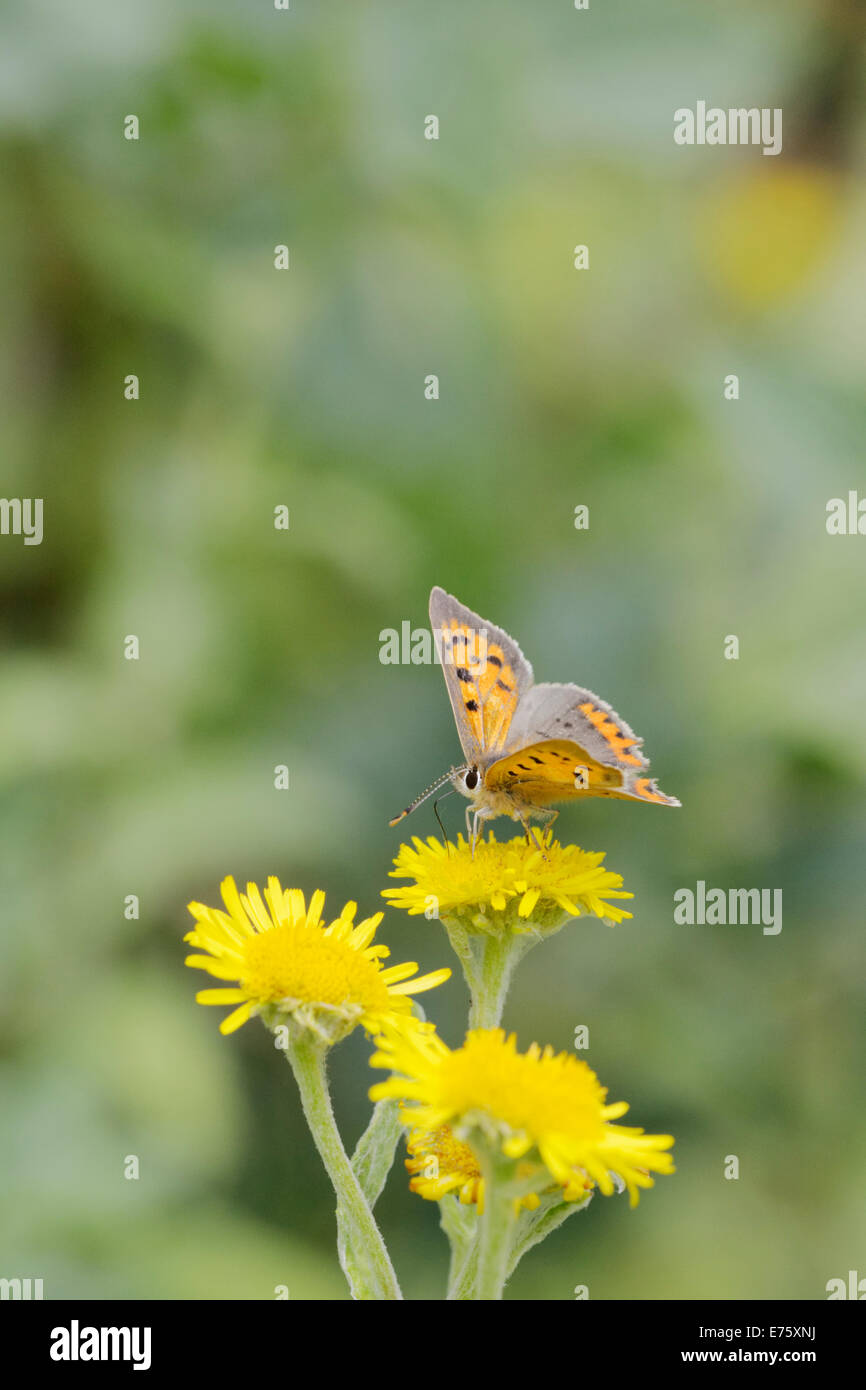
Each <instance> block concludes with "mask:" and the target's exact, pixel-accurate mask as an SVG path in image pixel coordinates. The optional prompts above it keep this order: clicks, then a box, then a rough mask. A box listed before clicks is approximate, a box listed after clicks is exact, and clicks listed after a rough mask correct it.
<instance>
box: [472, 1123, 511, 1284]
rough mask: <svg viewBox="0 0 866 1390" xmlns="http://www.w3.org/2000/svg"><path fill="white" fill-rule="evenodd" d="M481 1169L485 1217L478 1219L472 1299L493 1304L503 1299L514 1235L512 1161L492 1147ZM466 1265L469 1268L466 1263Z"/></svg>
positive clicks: (483, 1160) (484, 1158)
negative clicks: (475, 1274)
mask: <svg viewBox="0 0 866 1390" xmlns="http://www.w3.org/2000/svg"><path fill="white" fill-rule="evenodd" d="M481 1168H482V1172H483V1173H484V1215H483V1216H482V1218H481V1241H480V1250H479V1254H478V1274H477V1278H476V1280H475V1298H476V1299H478V1300H481V1301H483V1302H496V1301H497V1300H499V1299H501V1298H502V1290H503V1287H504V1285H505V1280H506V1277H507V1274H508V1259H509V1255H510V1252H511V1238H512V1235H513V1232H514V1220H515V1218H514V1205H513V1203H514V1198H513V1193H512V1191H511V1183H510V1181H509V1180H510V1179H511V1178H512V1177H513V1174H514V1162H513V1161H512V1160H509V1159H505V1158H503V1157H502V1155H501V1154H499V1153H497V1152H496V1151H495V1149H494V1148H492V1147H491V1149H489V1150H488V1152H487V1153H486V1154H485V1155H484V1157H483V1159H482V1161H481ZM470 1259H471V1256H470ZM466 1263H467V1265H468V1264H469V1260H467V1262H466ZM462 1273H463V1271H461V1275H462Z"/></svg>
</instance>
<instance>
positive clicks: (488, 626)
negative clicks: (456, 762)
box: [430, 587, 532, 763]
mask: <svg viewBox="0 0 866 1390" xmlns="http://www.w3.org/2000/svg"><path fill="white" fill-rule="evenodd" d="M430 626H431V628H432V629H433V636H434V639H435V641H436V645H437V648H438V650H439V652H440V654H441V660H442V670H443V673H444V675H445V684H446V686H447V689H448V697H449V699H450V701H451V708H452V709H453V711H454V719H455V722H456V724H457V732H458V734H459V737H460V743H461V746H462V748H463V752H464V754H465V756H466V758H467V760H468V761H469V762H471V763H481V762H487V761H489V760H490V758H491V755H498V753H499V752H501V750H502V749H503V748H504V747H505V745H506V741H507V739H508V736H509V732H510V729H511V725H512V721H513V719H514V716H515V713H516V711H517V709H518V707H519V705H520V702H521V701H522V699H523V698H524V696H525V695H526V693H527V691H528V690H529V689H530V688H531V686H532V667H531V666H530V664H529V662H528V661H527V660H526V658H525V656H524V655H523V653H522V652H521V650H520V648H519V647H518V645H517V643H516V642H514V641H512V639H511V638H510V637H509V636H508V633H507V632H503V631H502V629H501V628H498V627H496V626H495V625H494V624H493V623H488V622H487V621H486V620H485V619H484V618H481V617H479V615H478V614H477V613H473V612H472V610H471V609H470V608H466V607H465V606H464V604H462V603H460V602H459V601H458V600H457V599H456V598H454V597H453V595H452V594H446V593H445V590H444V589H440V588H438V587H437V588H435V589H433V591H432V593H431V595H430Z"/></svg>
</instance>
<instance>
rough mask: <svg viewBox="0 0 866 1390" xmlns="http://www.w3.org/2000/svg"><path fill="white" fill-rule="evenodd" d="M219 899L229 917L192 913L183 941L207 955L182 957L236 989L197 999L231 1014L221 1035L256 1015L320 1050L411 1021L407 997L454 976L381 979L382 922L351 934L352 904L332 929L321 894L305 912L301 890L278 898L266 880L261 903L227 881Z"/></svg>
mask: <svg viewBox="0 0 866 1390" xmlns="http://www.w3.org/2000/svg"><path fill="white" fill-rule="evenodd" d="M220 891H221V893H222V899H223V903H224V904H225V908H226V910H225V911H222V910H221V909H219V908H212V907H206V906H205V905H204V904H203V903H196V902H193V903H190V904H189V910H190V912H191V913H192V915H193V917H194V918H195V922H196V925H195V927H194V929H193V930H192V931H191V932H188V933H187V935H186V936H185V937H184V940H185V941H188V942H189V943H190V945H191V946H193V947H195V948H196V949H197V950H198V951H200V952H201V951H204V952H207V954H204V955H203V954H197V955H191V956H187V958H186V962H185V963H186V964H187V965H191V966H193V967H194V968H196V969H200V970H206V971H207V973H208V974H209V975H213V976H215V977H216V978H217V979H218V980H232V981H235V983H234V984H233V985H231V986H229V987H226V988H222V989H204V990H201V991H200V992H199V993H198V994H197V995H196V999H197V1001H198V1003H199V1004H235V1005H237V1007H236V1008H235V1009H234V1010H233V1012H232V1013H230V1014H229V1015H228V1017H227V1018H224V1019H223V1021H222V1023H221V1024H220V1032H221V1033H233V1032H234V1031H235V1029H236V1028H240V1026H241V1024H243V1023H246V1021H247V1019H248V1018H249V1017H250V1016H251V1015H254V1014H261V1015H262V1017H263V1020H264V1022H265V1023H266V1024H267V1025H268V1026H269V1027H271V1028H274V1027H276V1026H277V1025H278V1024H279V1023H281V1022H288V1021H292V1022H293V1023H294V1024H295V1025H296V1026H297V1027H299V1028H301V1029H304V1030H307V1031H309V1032H310V1033H312V1034H314V1035H315V1036H316V1037H318V1038H319V1039H321V1040H322V1041H325V1042H327V1043H334V1042H339V1041H340V1039H341V1038H344V1037H346V1036H347V1034H349V1033H350V1032H351V1031H352V1029H353V1028H355V1027H356V1025H357V1024H359V1023H360V1024H362V1025H363V1026H364V1027H365V1028H366V1029H368V1031H370V1032H375V1031H376V1030H378V1029H380V1028H381V1027H383V1026H384V1025H385V1024H388V1023H391V1024H395V1023H396V1022H397V1021H398V1020H400V1019H401V1018H402V1019H406V1018H410V1017H411V1012H412V1000H411V997H410V996H411V995H413V994H420V993H421V992H422V991H423V990H427V989H433V988H434V987H435V986H436V985H440V984H442V983H443V981H445V980H447V979H448V978H449V976H450V974H451V971H450V970H448V969H443V970H434V971H432V972H431V973H430V974H428V975H420V976H419V975H416V973H415V972H416V971H417V969H418V966H417V965H416V964H415V963H414V962H409V963H407V964H405V965H392V966H390V967H389V968H388V969H383V967H382V961H383V960H384V959H385V958H386V957H387V956H388V955H389V954H390V952H389V950H388V947H387V946H384V945H373V944H372V942H373V937H374V936H375V933H376V928H377V927H378V925H379V923H380V922H381V920H382V913H381V912H377V913H376V914H375V916H373V917H366V918H365V919H364V920H363V921H362V922H359V923H358V924H357V925H356V924H355V913H356V912H357V904H356V903H351V902H350V903H347V904H346V906H345V907H344V908H343V911H342V912H341V913H340V916H339V917H337V918H336V919H335V920H334V921H332V922H331V923H330V924H329V925H328V924H326V923H325V921H324V920H323V917H322V911H323V908H324V905H325V895H324V893H322V892H316V893H313V895H312V897H311V898H310V904H309V907H308V906H307V904H306V902H305V900H304V895H303V893H302V892H301V891H300V890H299V889H297V888H282V887H281V886H280V882H279V879H277V878H269V879H268V886H267V888H266V889H265V892H264V898H263V897H262V894H261V893H260V892H259V889H258V888H257V886H256V885H255V884H254V883H248V884H247V891H246V893H239V892H238V890H237V888H236V886H235V881H234V879H233V878H226V879H224V880H223V882H222V884H221V889H220ZM412 976H414V977H415V978H414V979H413V978H411V977H412Z"/></svg>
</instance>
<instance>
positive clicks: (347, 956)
mask: <svg viewBox="0 0 866 1390" xmlns="http://www.w3.org/2000/svg"><path fill="white" fill-rule="evenodd" d="M240 981H241V986H242V988H243V990H244V992H245V994H246V995H247V997H248V998H249V999H252V1000H255V1002H256V1003H257V1004H274V1003H277V1002H278V1001H279V1000H281V999H299V1000H302V1001H303V1002H305V1003H309V1004H332V1005H335V1006H337V1007H339V1006H341V1005H345V1004H346V1003H347V1002H351V1003H352V1004H353V1005H355V1006H357V1007H358V1009H359V1011H360V1012H365V1013H366V1012H374V1011H376V1010H387V1009H388V1008H389V1007H393V1004H394V1001H393V1000H392V999H391V997H390V995H389V994H388V989H387V986H386V985H385V984H383V983H382V976H381V971H380V969H379V965H378V962H377V961H376V960H375V959H373V960H370V959H368V958H367V957H366V956H364V955H363V954H362V953H361V952H360V951H356V950H353V949H352V947H351V946H349V945H347V944H346V943H345V942H342V941H337V940H333V939H331V938H329V937H326V936H324V935H323V934H322V932H321V931H320V930H319V928H318V927H315V928H312V929H311V928H309V927H306V926H300V927H298V926H291V925H287V924H284V925H282V926H278V927H274V928H272V930H270V931H264V932H259V933H258V934H257V935H256V936H252V937H249V938H248V939H247V940H246V941H245V942H244V945H243V967H242V970H241V973H240Z"/></svg>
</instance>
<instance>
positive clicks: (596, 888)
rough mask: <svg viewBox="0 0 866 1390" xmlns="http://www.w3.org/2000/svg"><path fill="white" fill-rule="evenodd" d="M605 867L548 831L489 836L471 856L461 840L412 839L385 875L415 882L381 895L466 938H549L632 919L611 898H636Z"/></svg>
mask: <svg viewBox="0 0 866 1390" xmlns="http://www.w3.org/2000/svg"><path fill="white" fill-rule="evenodd" d="M603 860H604V854H602V853H597V854H588V853H586V852H585V851H584V850H582V849H578V847H577V845H561V844H560V843H559V842H558V841H557V840H554V838H553V835H552V833H551V832H550V831H547V832H545V833H543V834H542V833H541V832H540V831H538V830H536V831H534V832H533V835H532V839H531V841H527V840H526V838H525V837H524V836H517V837H516V838H515V839H513V840H508V841H505V842H504V843H499V842H498V841H497V840H496V838H495V836H494V834H493V831H491V832H490V835H489V837H488V838H487V839H486V840H483V839H479V840H478V842H477V843H476V845H475V848H474V852H473V850H472V847H471V846H470V845H469V843H468V842H467V841H466V840H465V839H464V838H463V836H462V835H460V836H458V839H457V844H456V846H455V845H452V844H446V845H443V844H441V843H440V842H439V841H438V840H437V839H436V838H435V837H434V836H430V838H429V839H428V840H427V841H426V843H425V842H424V841H423V840H419V839H418V838H417V837H415V838H414V839H413V841H412V844H411V845H401V847H400V850H399V853H398V854H397V857H396V859H395V860H394V868H393V869H392V870H391V871H390V873H389V878H406V879H411V880H412V882H411V883H410V884H409V885H408V886H404V887H402V888H385V889H384V890H383V892H382V896H383V897H384V898H386V899H387V900H388V902H389V903H390V905H391V906H392V907H403V908H405V909H406V910H407V912H409V913H410V915H418V914H420V913H423V914H424V915H425V916H427V917H431V918H432V917H440V918H442V919H444V920H445V921H446V922H447V921H448V920H449V919H456V920H458V921H459V922H460V924H461V925H462V926H463V927H464V928H465V929H466V930H469V931H481V932H497V931H501V930H502V929H503V928H511V929H513V930H517V931H521V930H523V931H527V930H530V929H535V930H539V929H540V930H542V931H545V930H546V931H554V930H556V929H557V928H558V927H560V926H562V925H563V923H564V922H565V921H566V920H567V918H568V917H579V916H581V914H583V913H593V914H594V915H595V916H596V917H601V918H604V919H605V920H606V921H608V922H611V923H613V922H621V921H622V920H623V919H624V918H626V917H630V916H631V913H630V912H627V911H625V909H624V908H621V907H615V906H614V904H613V902H612V901H611V899H616V898H631V897H633V896H634V895H633V894H632V893H628V892H625V891H623V887H622V878H621V876H620V875H619V874H615V873H611V871H610V870H609V869H605V868H603V867H602V861H603Z"/></svg>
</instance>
